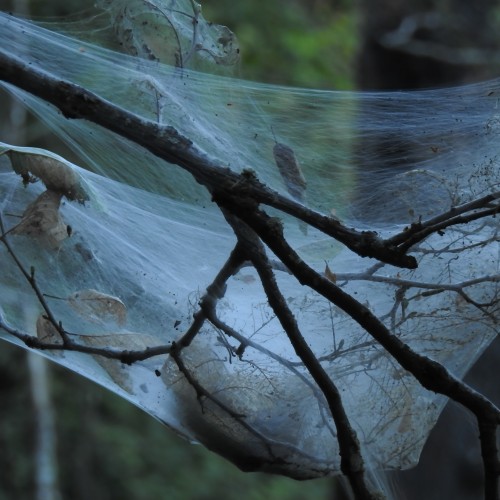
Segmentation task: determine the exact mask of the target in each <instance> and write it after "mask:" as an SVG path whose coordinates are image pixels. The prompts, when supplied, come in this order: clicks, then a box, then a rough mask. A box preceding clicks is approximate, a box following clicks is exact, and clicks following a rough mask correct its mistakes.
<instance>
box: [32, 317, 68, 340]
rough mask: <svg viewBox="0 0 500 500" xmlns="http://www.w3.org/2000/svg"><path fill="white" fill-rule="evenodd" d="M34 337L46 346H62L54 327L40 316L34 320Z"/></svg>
mask: <svg viewBox="0 0 500 500" xmlns="http://www.w3.org/2000/svg"><path fill="white" fill-rule="evenodd" d="M36 336H37V337H38V340H40V341H41V342H46V343H47V344H62V343H63V341H62V338H61V336H60V335H59V332H58V331H57V330H56V328H55V327H54V325H53V324H52V323H51V322H50V321H49V320H48V319H47V318H45V317H44V316H43V314H40V316H38V318H37V320H36Z"/></svg>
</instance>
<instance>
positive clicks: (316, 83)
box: [202, 0, 357, 89]
mask: <svg viewBox="0 0 500 500" xmlns="http://www.w3.org/2000/svg"><path fill="white" fill-rule="evenodd" d="M313 4H314V3H313ZM315 4H316V8H312V6H311V5H309V4H308V3H307V2H302V1H298V0H295V1H284V0H277V1H273V2H266V1H265V0H256V1H253V2H231V1H230V0H217V1H212V2H206V3H203V4H202V5H203V12H204V15H205V18H206V19H210V20H212V21H214V22H217V23H220V24H226V25H227V26H229V27H230V28H231V29H232V30H233V31H234V32H235V33H236V35H237V36H238V38H239V40H240V45H241V50H242V69H241V76H242V77H244V78H249V79H252V80H258V81H264V82H269V83H280V84H287V85H297V86H304V87H315V88H335V89H349V88H352V87H353V78H354V76H353V68H354V58H355V55H356V51H357V10H356V9H355V7H354V6H353V4H352V3H350V2H315Z"/></svg>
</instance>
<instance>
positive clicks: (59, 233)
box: [11, 191, 69, 248]
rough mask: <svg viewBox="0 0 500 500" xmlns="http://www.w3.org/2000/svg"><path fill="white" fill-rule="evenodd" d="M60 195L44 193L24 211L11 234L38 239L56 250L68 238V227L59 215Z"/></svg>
mask: <svg viewBox="0 0 500 500" xmlns="http://www.w3.org/2000/svg"><path fill="white" fill-rule="evenodd" d="M61 196H62V195H61V194H59V193H55V192H54V191H44V192H43V193H42V194H41V195H40V196H39V197H38V198H37V199H36V200H35V201H34V202H33V203H30V205H28V208H27V209H26V210H25V211H24V213H23V217H22V219H21V222H20V223H19V224H18V225H17V226H15V227H14V228H13V229H12V231H11V233H12V234H18V235H24V236H29V237H30V238H39V239H41V240H43V241H44V242H46V243H47V244H48V245H49V246H50V247H51V248H57V247H58V246H59V245H60V244H61V243H62V242H63V241H64V240H65V239H66V238H68V236H69V231H68V226H67V225H66V224H65V223H64V221H63V219H62V217H61V215H60V214H59V205H60V203H61Z"/></svg>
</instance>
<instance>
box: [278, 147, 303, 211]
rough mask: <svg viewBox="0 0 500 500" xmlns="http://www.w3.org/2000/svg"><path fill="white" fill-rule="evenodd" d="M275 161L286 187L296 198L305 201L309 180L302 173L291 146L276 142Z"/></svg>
mask: <svg viewBox="0 0 500 500" xmlns="http://www.w3.org/2000/svg"><path fill="white" fill-rule="evenodd" d="M273 155H274V161H275V162H276V166H277V167H278V170H279V172H280V174H281V177H282V178H283V181H284V182H285V186H286V189H287V190H288V192H289V193H290V194H291V195H292V197H293V198H294V199H296V200H297V201H300V202H301V203H302V202H303V201H304V193H305V190H306V186H307V182H306V179H305V178H304V175H303V174H302V170H301V169H300V165H299V163H298V161H297V158H296V157H295V153H294V152H293V149H292V148H291V147H290V146H287V145H286V144H283V143H281V142H276V144H275V145H274V148H273Z"/></svg>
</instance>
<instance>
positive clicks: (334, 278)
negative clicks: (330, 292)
mask: <svg viewBox="0 0 500 500" xmlns="http://www.w3.org/2000/svg"><path fill="white" fill-rule="evenodd" d="M325 277H326V278H328V279H329V280H330V281H331V282H332V283H337V275H336V274H335V273H334V272H333V271H332V270H331V269H330V266H329V265H328V264H327V263H326V262H325Z"/></svg>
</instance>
